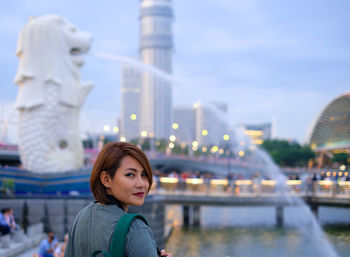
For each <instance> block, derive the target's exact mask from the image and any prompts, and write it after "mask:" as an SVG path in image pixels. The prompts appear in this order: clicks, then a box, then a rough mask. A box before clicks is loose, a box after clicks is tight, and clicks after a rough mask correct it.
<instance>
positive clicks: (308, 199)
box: [150, 177, 350, 226]
mask: <svg viewBox="0 0 350 257" xmlns="http://www.w3.org/2000/svg"><path fill="white" fill-rule="evenodd" d="M281 183H283V185H281ZM150 194H151V195H153V196H155V197H160V198H162V199H163V201H164V203H165V204H176V205H181V206H182V207H183V215H184V217H183V223H184V225H185V226H186V225H189V224H190V220H192V221H193V225H199V224H200V207H201V206H272V207H275V208H276V224H277V225H278V226H281V225H282V224H283V209H284V207H286V206H298V205H299V206H300V205H304V203H306V204H307V205H309V206H310V208H311V211H312V212H313V213H314V215H315V216H316V217H317V216H318V207H319V206H329V207H345V208H350V181H339V182H338V181H330V180H327V181H313V182H309V183H306V182H302V181H301V180H287V181H284V182H277V181H275V180H262V181H253V180H235V181H229V180H226V179H211V180H206V181H205V180H204V179H200V178H189V179H185V180H180V179H178V178H169V177H163V178H160V179H158V181H157V183H156V184H155V185H154V186H153V187H152V190H151V192H150Z"/></svg>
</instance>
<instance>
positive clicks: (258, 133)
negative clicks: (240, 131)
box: [244, 130, 264, 136]
mask: <svg viewBox="0 0 350 257" xmlns="http://www.w3.org/2000/svg"><path fill="white" fill-rule="evenodd" d="M244 134H246V135H247V136H262V135H264V132H262V131H261V130H245V131H244Z"/></svg>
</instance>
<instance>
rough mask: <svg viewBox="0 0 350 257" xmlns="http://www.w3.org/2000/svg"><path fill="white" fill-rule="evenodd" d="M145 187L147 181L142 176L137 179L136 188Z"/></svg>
mask: <svg viewBox="0 0 350 257" xmlns="http://www.w3.org/2000/svg"><path fill="white" fill-rule="evenodd" d="M143 186H145V180H144V179H143V177H141V176H137V178H136V187H143Z"/></svg>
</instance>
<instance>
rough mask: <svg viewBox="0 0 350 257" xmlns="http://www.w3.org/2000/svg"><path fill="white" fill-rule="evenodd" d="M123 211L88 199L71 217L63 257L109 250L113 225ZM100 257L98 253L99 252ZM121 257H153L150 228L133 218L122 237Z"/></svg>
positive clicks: (152, 241) (82, 256)
mask: <svg viewBox="0 0 350 257" xmlns="http://www.w3.org/2000/svg"><path fill="white" fill-rule="evenodd" d="M123 214H125V212H124V211H123V210H122V209H120V208H119V207H118V206H116V205H102V204H98V203H96V202H91V203H90V204H89V205H88V206H86V207H85V208H84V209H82V210H81V211H80V212H79V213H78V215H77V217H76V218H75V220H74V222H73V225H72V227H71V230H70V232H69V239H68V243H67V247H66V251H65V254H64V257H90V256H91V254H92V253H93V252H94V251H96V250H102V251H106V252H108V251H109V248H110V243H111V240H112V236H113V232H114V228H115V225H116V224H117V222H118V220H119V218H120V217H121V216H122V215H123ZM99 256H102V255H99ZM125 256H127V257H141V256H142V257H157V256H158V255H157V249H156V243H155V240H154V237H153V234H152V231H151V229H150V228H149V227H148V226H147V225H146V224H145V223H144V222H143V221H141V220H139V219H136V220H134V221H133V222H132V224H131V226H130V231H129V233H128V235H127V238H126V244H125Z"/></svg>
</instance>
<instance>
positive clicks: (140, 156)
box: [90, 142, 153, 204]
mask: <svg viewBox="0 0 350 257" xmlns="http://www.w3.org/2000/svg"><path fill="white" fill-rule="evenodd" d="M125 156H131V157H133V158H135V159H136V160H137V161H138V162H139V163H140V164H141V165H142V167H143V168H144V170H145V172H146V174H147V178H148V182H149V186H148V191H147V193H148V192H149V190H150V188H151V186H152V183H153V179H152V169H151V165H150V164H149V161H148V158H147V156H146V155H145V153H144V152H143V151H142V150H141V149H140V148H139V147H137V146H135V145H133V144H130V143H126V142H111V143H108V144H106V145H105V146H104V148H103V149H102V150H101V152H100V154H99V155H98V157H97V159H96V162H95V164H94V167H93V168H92V172H91V176H90V188H91V191H92V193H93V195H94V197H95V199H96V200H97V201H98V202H100V203H103V204H108V203H109V200H108V198H107V189H106V187H105V186H104V185H103V184H102V183H101V180H100V175H101V173H102V171H106V172H107V173H108V174H109V176H110V177H111V178H113V177H114V175H115V172H116V171H117V169H118V168H119V167H120V166H121V162H122V160H123V158H124V157H125Z"/></svg>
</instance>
